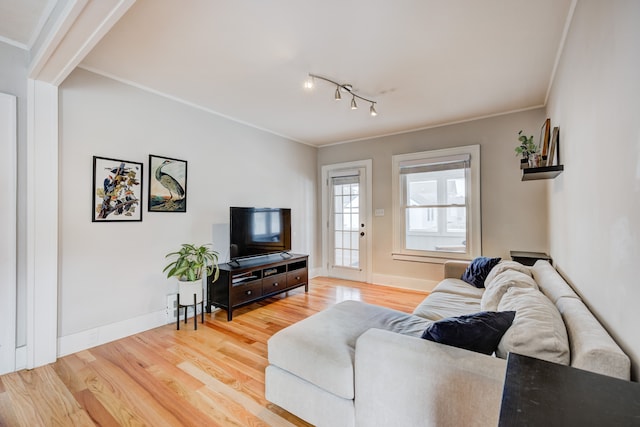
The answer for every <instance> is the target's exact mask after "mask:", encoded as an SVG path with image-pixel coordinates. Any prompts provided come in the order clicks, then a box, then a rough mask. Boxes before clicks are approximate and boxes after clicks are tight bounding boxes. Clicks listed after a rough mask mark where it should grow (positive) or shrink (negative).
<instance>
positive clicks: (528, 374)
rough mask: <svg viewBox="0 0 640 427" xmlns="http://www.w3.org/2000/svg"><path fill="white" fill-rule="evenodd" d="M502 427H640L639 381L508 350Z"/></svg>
mask: <svg viewBox="0 0 640 427" xmlns="http://www.w3.org/2000/svg"><path fill="white" fill-rule="evenodd" d="M498 426H499V427H518V426H528V427H534V426H541V427H542V426H544V427H554V426H558V427H573V426H575V427H589V426H594V427H595V426H597V427H603V426H616V427H625V426H640V384H639V383H636V382H631V381H624V380H620V379H618V378H613V377H608V376H605V375H600V374H596V373H593V372H589V371H584V370H582V369H576V368H572V367H570V366H564V365H559V364H556V363H551V362H546V361H544V360H539V359H535V358H533V357H528V356H522V355H519V354H515V353H509V357H508V360H507V373H506V376H505V383H504V389H503V391H502V406H501V407H500V420H499V423H498Z"/></svg>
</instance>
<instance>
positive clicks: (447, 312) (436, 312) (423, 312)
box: [413, 281, 483, 321]
mask: <svg viewBox="0 0 640 427" xmlns="http://www.w3.org/2000/svg"><path fill="white" fill-rule="evenodd" d="M461 282H462V281H461ZM449 283H450V284H451V283H452V282H449ZM462 283H464V282H462ZM464 285H465V286H467V287H469V288H472V286H471V285H469V284H466V283H464ZM438 286H440V285H438ZM445 286H447V285H445ZM451 286H452V287H454V288H455V284H452V285H451ZM474 289H477V290H478V291H483V290H482V289H478V288H474ZM478 311H480V296H478V295H465V294H464V292H462V293H454V292H444V291H443V290H442V289H441V290H440V291H438V292H432V293H431V294H430V295H429V296H428V297H426V298H425V299H424V300H423V301H422V302H421V303H420V304H419V305H418V306H417V307H416V308H415V310H413V314H415V315H416V316H420V317H422V318H424V319H428V320H433V321H435V320H440V319H444V318H445V317H452V316H461V315H463V314H471V313H477V312H478Z"/></svg>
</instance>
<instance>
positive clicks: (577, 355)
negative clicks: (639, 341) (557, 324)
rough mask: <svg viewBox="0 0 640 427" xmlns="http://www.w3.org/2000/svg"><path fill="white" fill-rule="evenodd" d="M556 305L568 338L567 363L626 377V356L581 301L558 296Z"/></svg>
mask: <svg viewBox="0 0 640 427" xmlns="http://www.w3.org/2000/svg"><path fill="white" fill-rule="evenodd" d="M556 305H557V307H558V309H559V310H560V314H561V315H562V318H563V319H564V323H565V325H566V326H567V334H568V335H569V338H570V340H569V342H570V343H571V366H573V367H574V368H579V369H585V370H587V371H591V372H596V373H598V374H603V375H608V376H610V377H616V378H621V379H623V380H629V376H630V373H631V361H630V360H629V357H628V356H627V355H626V354H624V352H623V351H622V350H621V349H620V347H618V345H617V344H616V343H615V342H614V341H613V338H611V336H610V335H609V334H608V333H607V331H606V330H605V329H604V328H603V327H602V325H601V324H600V323H599V322H598V320H597V319H596V318H595V317H594V316H593V314H591V312H590V311H589V309H588V308H587V307H586V306H585V305H584V303H583V302H582V301H581V300H580V299H578V298H572V297H564V298H560V299H559V300H558V302H557V303H556Z"/></svg>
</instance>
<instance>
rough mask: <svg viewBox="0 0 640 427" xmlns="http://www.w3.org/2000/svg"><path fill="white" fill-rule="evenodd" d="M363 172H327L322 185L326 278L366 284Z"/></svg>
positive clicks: (366, 233)
mask: <svg viewBox="0 0 640 427" xmlns="http://www.w3.org/2000/svg"><path fill="white" fill-rule="evenodd" d="M365 174H366V169H365V168H364V167H360V168H349V169H336V170H331V171H329V172H328V174H327V176H326V181H325V185H326V186H327V188H326V189H325V194H326V197H325V206H324V209H325V212H327V215H326V218H327V221H326V227H327V229H326V239H324V240H325V242H326V244H327V247H328V248H327V249H328V250H327V251H326V252H325V254H326V257H327V270H328V271H327V272H328V275H329V277H337V278H341V279H346V280H356V281H362V282H364V281H366V280H367V246H368V244H367V243H368V230H367V215H366V213H367V203H366V197H367V191H366V180H365Z"/></svg>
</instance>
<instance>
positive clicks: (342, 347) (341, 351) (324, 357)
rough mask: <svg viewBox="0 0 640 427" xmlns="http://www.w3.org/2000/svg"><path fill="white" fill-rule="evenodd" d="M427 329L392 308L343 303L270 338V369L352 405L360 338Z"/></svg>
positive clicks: (422, 322) (416, 333) (418, 320)
mask: <svg viewBox="0 0 640 427" xmlns="http://www.w3.org/2000/svg"><path fill="white" fill-rule="evenodd" d="M429 323H430V322H429V321H427V320H425V319H423V318H420V317H418V316H412V315H410V314H407V313H402V312H400V311H396V310H391V309H389V308H385V307H379V306H375V305H371V304H366V303H363V302H360V301H344V302H341V303H339V304H336V305H334V306H332V307H331V308H329V309H327V310H324V311H322V312H320V313H316V314H314V315H313V316H310V317H308V318H306V319H304V320H301V321H300V322H298V323H294V324H293V325H291V326H288V327H287V328H285V329H283V330H281V331H279V332H277V333H276V334H274V335H273V336H272V337H271V338H269V340H268V342H267V346H268V355H269V363H270V364H271V365H275V366H277V367H279V368H280V369H283V370H285V371H288V372H290V373H291V374H293V375H296V376H298V377H300V378H303V379H304V380H306V381H308V382H310V383H312V384H315V385H316V386H318V387H320V388H322V389H324V390H326V391H328V392H331V393H333V394H335V395H336V396H338V397H342V398H344V399H353V398H354V386H353V359H354V351H355V344H356V340H357V339H358V337H359V336H360V335H362V334H363V333H364V332H365V331H367V330H368V329H371V328H378V329H386V330H388V331H392V332H398V333H402V334H407V335H412V336H415V337H419V336H420V335H421V334H422V332H423V331H424V330H425V328H426V327H427V325H428V324H429Z"/></svg>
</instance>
